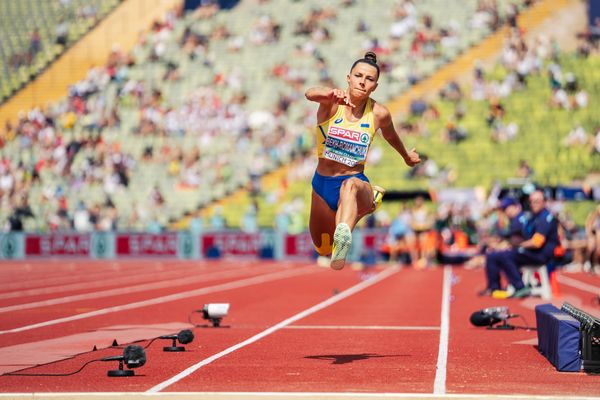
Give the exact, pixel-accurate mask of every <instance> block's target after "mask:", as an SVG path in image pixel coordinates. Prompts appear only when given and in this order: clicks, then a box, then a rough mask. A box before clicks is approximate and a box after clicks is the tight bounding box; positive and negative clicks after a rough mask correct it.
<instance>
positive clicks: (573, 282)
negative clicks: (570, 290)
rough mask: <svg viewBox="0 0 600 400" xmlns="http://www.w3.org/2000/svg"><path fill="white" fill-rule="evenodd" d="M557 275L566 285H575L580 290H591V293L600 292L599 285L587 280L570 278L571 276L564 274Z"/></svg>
mask: <svg viewBox="0 0 600 400" xmlns="http://www.w3.org/2000/svg"><path fill="white" fill-rule="evenodd" d="M557 277H558V281H559V282H560V283H562V284H564V285H567V286H571V287H574V288H576V289H579V290H583V291H584V292H590V293H593V294H600V288H599V287H596V286H593V285H590V284H588V283H585V282H581V281H578V280H576V279H573V278H569V277H567V276H564V275H558V276H557Z"/></svg>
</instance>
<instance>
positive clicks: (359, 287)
mask: <svg viewBox="0 0 600 400" xmlns="http://www.w3.org/2000/svg"><path fill="white" fill-rule="evenodd" d="M398 271H399V269H398V268H388V269H386V270H384V271H383V272H381V273H379V274H378V275H376V276H374V277H373V278H370V279H368V280H365V281H362V282H361V283H358V284H356V285H354V286H352V287H350V288H348V289H346V290H344V291H343V292H340V293H339V294H337V295H335V296H333V297H330V298H329V299H327V300H325V301H323V302H321V303H319V304H316V305H314V306H312V307H310V308H308V309H306V310H304V311H301V312H299V313H298V314H296V315H294V316H292V317H290V318H288V319H286V320H283V321H281V322H280V323H278V324H276V325H273V326H272V327H270V328H268V329H265V330H264V331H262V332H260V333H258V334H256V335H254V336H252V337H251V338H249V339H246V340H244V341H243V342H240V343H238V344H236V345H233V346H231V347H229V348H227V349H225V350H223V351H221V352H220V353H217V354H214V355H212V356H210V357H208V358H205V359H204V360H202V361H200V362H198V363H196V364H194V365H192V366H191V367H189V368H186V369H185V370H183V371H181V372H180V373H179V374H177V375H175V376H173V377H171V378H169V379H167V380H166V381H164V382H161V383H159V384H158V385H156V386H154V387H153V388H150V389H149V390H148V391H147V392H146V393H157V392H160V391H161V390H163V389H165V388H167V387H169V386H171V385H172V384H174V383H176V382H178V381H180V380H182V379H183V378H185V377H187V376H189V375H191V374H193V373H194V372H196V371H197V370H199V369H200V368H202V367H203V366H205V365H207V364H210V363H211V362H213V361H215V360H218V359H219V358H221V357H224V356H226V355H228V354H230V353H233V352H234V351H236V350H239V349H241V348H242V347H246V346H248V345H249V344H252V343H254V342H256V341H258V340H260V339H262V338H264V337H265V336H268V335H270V334H272V333H274V332H276V331H278V330H280V329H282V328H284V327H286V326H287V325H289V324H292V323H294V322H296V321H298V320H300V319H302V318H305V317H307V316H309V315H311V314H314V313H316V312H317V311H320V310H322V309H324V308H326V307H329V306H330V305H332V304H335V303H337V302H338V301H341V300H343V299H345V298H346V297H349V296H352V295H353V294H355V293H358V292H360V291H361V290H363V289H366V288H368V287H369V286H371V285H374V284H375V283H377V282H379V281H381V280H383V279H385V278H388V277H389V276H391V275H393V274H395V273H396V272H398Z"/></svg>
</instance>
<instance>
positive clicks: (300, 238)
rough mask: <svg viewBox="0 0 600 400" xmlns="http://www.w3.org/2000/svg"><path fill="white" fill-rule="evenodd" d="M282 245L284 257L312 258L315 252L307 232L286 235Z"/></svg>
mask: <svg viewBox="0 0 600 400" xmlns="http://www.w3.org/2000/svg"><path fill="white" fill-rule="evenodd" d="M284 243H285V245H284V249H283V256H284V257H288V256H290V257H297V256H302V257H312V255H313V254H314V252H315V248H314V246H313V243H312V239H311V237H310V234H309V233H307V232H305V233H301V234H298V235H287V236H286V237H285V242H284Z"/></svg>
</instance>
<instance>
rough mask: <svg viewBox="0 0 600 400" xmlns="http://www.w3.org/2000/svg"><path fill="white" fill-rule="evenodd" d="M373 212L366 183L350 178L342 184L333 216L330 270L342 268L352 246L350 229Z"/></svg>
mask: <svg viewBox="0 0 600 400" xmlns="http://www.w3.org/2000/svg"><path fill="white" fill-rule="evenodd" d="M374 210H375V203H374V199H373V189H372V188H371V185H370V184H369V183H368V182H365V181H363V180H360V179H358V178H350V179H347V180H345V181H344V183H342V188H341V189H340V201H339V203H338V211H337V213H336V215H335V222H336V227H335V232H334V234H333V249H332V254H331V264H330V266H331V268H333V269H342V268H344V265H345V264H346V257H347V256H348V252H349V251H350V247H351V246H352V229H354V226H355V225H356V223H357V222H358V221H359V220H360V219H361V218H362V217H363V216H365V215H367V214H369V213H371V212H373V211H374Z"/></svg>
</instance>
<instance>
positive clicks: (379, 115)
mask: <svg viewBox="0 0 600 400" xmlns="http://www.w3.org/2000/svg"><path fill="white" fill-rule="evenodd" d="M373 112H374V113H375V118H376V119H377V122H378V126H379V128H380V129H381V135H382V136H383V138H384V139H385V140H386V141H387V142H388V143H389V144H390V145H391V146H392V147H393V148H394V150H396V151H397V152H398V153H399V154H400V155H401V156H402V158H403V159H404V162H405V163H406V165H408V166H409V167H413V166H415V165H417V164H418V163H420V162H421V158H420V157H419V153H417V152H416V151H415V149H414V148H412V149H410V150H406V147H404V143H402V139H400V135H399V134H398V132H396V128H394V122H393V121H392V115H391V114H390V111H389V110H388V109H387V108H386V107H385V106H382V105H381V104H379V103H376V104H375V107H374V109H373Z"/></svg>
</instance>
